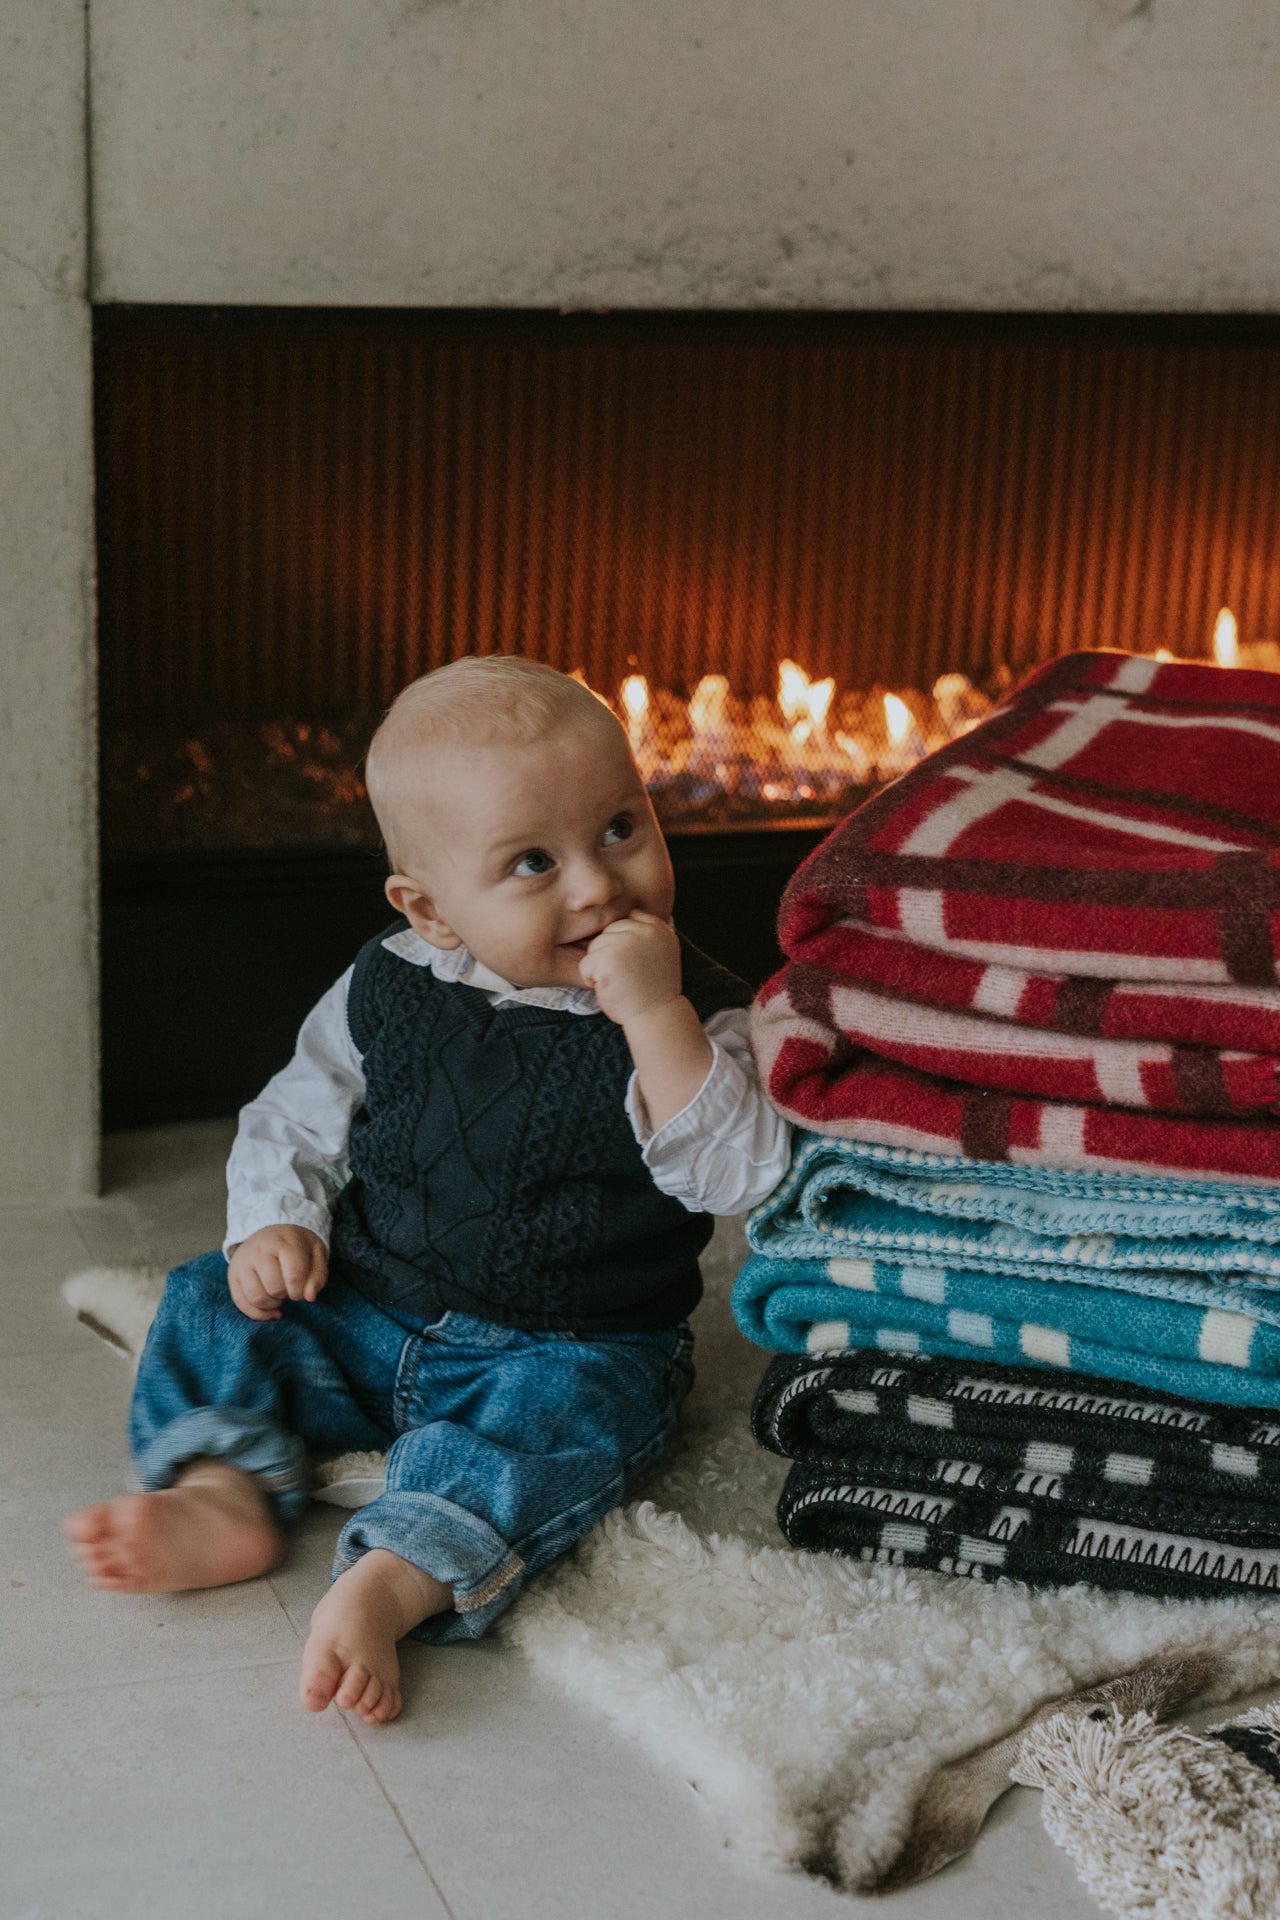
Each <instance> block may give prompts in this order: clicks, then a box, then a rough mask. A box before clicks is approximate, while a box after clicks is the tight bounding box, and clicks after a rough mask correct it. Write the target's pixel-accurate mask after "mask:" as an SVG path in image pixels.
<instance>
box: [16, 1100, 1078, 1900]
mask: <svg viewBox="0 0 1280 1920" xmlns="http://www.w3.org/2000/svg"><path fill="white" fill-rule="evenodd" d="M230 1136H231V1129H230V1127H229V1126H227V1125H224V1124H222V1123H211V1124H205V1125H196V1126H183V1127H171V1128H165V1129H161V1130H156V1131H150V1132H145V1133H134V1134H127V1135H117V1136H115V1137H113V1138H112V1139H110V1140H109V1141H108V1143H107V1182H106V1184H107V1191H106V1193H105V1195H104V1197H103V1198H102V1200H101V1201H99V1202H97V1203H95V1204H92V1205H85V1206H79V1207H75V1208H71V1209H65V1208H53V1209H49V1210H48V1211H41V1210H36V1209H27V1208H14V1209H8V1210H4V1211H0V1293H2V1295H3V1308H4V1311H3V1323H2V1324H3V1327H4V1335H3V1339H2V1340H0V1458H3V1461H4V1464H5V1471H4V1473H3V1475H0V1482H2V1484H0V1523H2V1530H0V1538H2V1539H3V1541H4V1543H5V1553H4V1569H3V1573H2V1574H0V1647H2V1648H3V1652H4V1659H3V1665H2V1667H0V1920H112V1917H113V1916H116V1915H121V1916H128V1920H152V1916H155V1920H206V1917H207V1920H214V1916H217V1920H225V1917H226V1916H237V1917H239V1916H245V1917H246V1920H249V1917H252V1916H258V1915H263V1916H267V1915H269V1916H271V1920H295V1916H296V1920H383V1916H384V1915H385V1916H386V1917H387V1920H391V1917H392V1916H396V1920H403V1916H405V1915H415V1916H417V1915H421V1916H423V1920H440V1917H441V1916H446V1915H447V1916H452V1920H677V1917H681V1920H682V1917H683V1916H686V1915H687V1916H690V1920H839V1917H840V1916H842V1915H843V1916H847V1915H849V1914H850V1912H851V1911H852V1910H854V1909H857V1910H858V1911H860V1912H861V1911H868V1910H869V1904H870V1903H864V1902H856V1901H850V1900H848V1899H846V1898H844V1897H842V1896H840V1895H837V1894H834V1893H832V1892H831V1891H830V1890H829V1889H828V1888H826V1887H824V1886H822V1885H819V1884H817V1883H815V1882H814V1881H811V1880H808V1879H806V1878H804V1877H803V1876H801V1875H799V1874H781V1873H775V1872H770V1871H767V1870H764V1869H762V1868H760V1867H759V1866H757V1865H754V1864H753V1863H751V1862H749V1861H745V1860H744V1859H743V1858H742V1857H741V1856H740V1855H737V1854H734V1853H731V1852H729V1851H728V1850H726V1849H725V1848H724V1847H723V1846H722V1844H721V1843H720V1840H719V1837H718V1835H717V1833H716V1831H715V1829H714V1827H713V1826H712V1824H711V1822H710V1820H709V1819H708V1818H707V1817H706V1816H705V1814H704V1812H703V1809H702V1807H701V1806H700V1804H699V1801H698V1796H697V1794H696V1792H695V1791H694V1790H693V1789H692V1787H691V1786H690V1785H689V1783H688V1782H687V1781H685V1780H684V1779H682V1778H681V1776H680V1774H679V1772H678V1770H672V1771H671V1772H669V1773H664V1772H662V1771H660V1770H658V1769H657V1768H655V1767H654V1766H653V1765H652V1764H651V1763H650V1762H649V1761H648V1760H647V1759H646V1758H645V1756H644V1755H643V1754H641V1753H640V1752H638V1751H637V1750H636V1749H635V1748H634V1747H633V1746H632V1745H631V1744H630V1742H629V1741H628V1740H627V1739H626V1738H625V1736H623V1735H621V1734H619V1733H618V1732H617V1731H615V1730H613V1729H611V1728H610V1727H608V1726H606V1725H605V1724H604V1723H603V1722H600V1721H597V1720H596V1719H595V1718H593V1717H592V1716H590V1715H589V1714H587V1713H584V1712H583V1711H582V1710H580V1709H578V1708H575V1707H573V1706H572V1705H570V1704H569V1703H568V1702H566V1701H565V1700H564V1699H562V1698H561V1697H560V1696H559V1695H558V1694H557V1693H556V1692H555V1691H554V1690H553V1689H552V1688H550V1687H549V1686H548V1685H546V1684H544V1683H542V1682H540V1681H538V1680H535V1679H534V1677H533V1676H532V1675H531V1674H530V1672H529V1671H528V1669H527V1667H526V1666H525V1664H524V1662H523V1660H522V1659H521V1657H520V1656H519V1655H518V1654H517V1653H516V1652H515V1651H514V1650H513V1649H511V1648H509V1647H507V1646H504V1645H502V1644H498V1643H482V1644H481V1645H479V1646H477V1647H464V1648H456V1649H448V1650H442V1651H437V1652H433V1651H429V1650H426V1649H422V1648H418V1647H410V1648H409V1649H408V1650H407V1654H408V1657H407V1660H406V1678H407V1691H408V1695H409V1705H408V1707H407V1708H406V1711H405V1713H404V1715H403V1717H402V1718H401V1719H400V1720H399V1721H398V1722H397V1723H396V1724H394V1725H393V1726H390V1727H386V1728H381V1729H366V1728H363V1727H361V1726H360V1725H359V1724H358V1723H355V1722H351V1723H348V1722H346V1721H344V1720H343V1719H342V1718H341V1717H340V1716H339V1715H338V1714H337V1712H336V1711H333V1710H331V1711H330V1712H328V1713H326V1714H323V1715H321V1716H319V1717H316V1716H313V1715H310V1714H307V1713H304V1712H303V1711H302V1709H301V1708H300V1707H299V1706H298V1704H297V1701H296V1697H295V1694H294V1683H295V1672H296V1666H297V1658H298V1650H299V1645H300V1640H301V1635H302V1631H303V1628H304V1625H305V1622H306V1618H307V1615H308V1613H309V1611H310V1608H311V1607H312V1605H314V1603H315V1601H316V1599H317V1598H318V1597H319V1595H320V1593H321V1592H322V1591H323V1588H324V1584H325V1581H326V1578H327V1573H328V1565H329V1550H330V1546H331V1543H332V1540H333V1536H334V1534H335V1533H336V1530H337V1528H338V1525H339V1524H340V1516H339V1515H337V1514H336V1513H334V1512H333V1511H332V1510H330V1509H325V1508H319V1507H317V1508H315V1509H313V1510H312V1513H311V1514H310V1515H309V1516H308V1518H307V1519H306V1521H305V1522H304V1524H303V1525H302V1527H301V1529H300V1531H299V1533H298V1536H297V1538H296V1540H295V1543H294V1547H293V1551H292V1554H291V1558H290V1560H289V1562H288V1563H287V1564H286V1565H285V1566H284V1567H283V1568H282V1569H281V1570H280V1572H279V1573H278V1574H277V1575H275V1576H273V1577H272V1578H270V1579H267V1580H261V1581H255V1582H253V1583H251V1584H250V1585H247V1586H244V1587H231V1588H224V1589H221V1590H220V1591H217V1592H213V1593H204V1594H184V1595H179V1596H158V1595H157V1596H146V1597H142V1598H132V1597H130V1598H125V1597H122V1596H119V1595H115V1594H100V1593H97V1592H94V1591H92V1590H89V1589H86V1588H84V1587H82V1586H80V1585H79V1584H78V1581H77V1578H76V1575H75V1573H74V1570H73V1568H72V1567H71V1565H70V1564H69V1562H68V1560H67V1557H66V1552H65V1549H64V1546H63V1542H62V1538H61V1535H60V1533H59V1530H58V1522H59V1518H60V1516H61V1514H62V1513H63V1512H64V1511H65V1509H66V1508H67V1507H69V1506H72V1505H80V1504H83V1503H85V1502H86V1501H89V1500H94V1499H99V1498H102V1497H104V1496H106V1495H108V1494H110V1493H112V1492H115V1491H118V1490H120V1489H121V1488H123V1486H124V1485H125V1484H126V1477H127V1453H126V1446H125V1437H124V1425H125V1412H126V1407H127V1402H128V1393H129V1377H128V1369H127V1368H126V1366H125V1365H124V1364H123V1362H122V1361H121V1359H120V1358H119V1356H118V1355H116V1354H115V1353H113V1352H112V1351H111V1350H110V1349H109V1348H108V1347H106V1346H105V1345H104V1344H103V1343H102V1342H101V1341H99V1340H97V1339H95V1338H94V1337H93V1336H92V1335H91V1334H89V1333H88V1332H87V1331H86V1330H85V1329H84V1328H83V1327H81V1326H80V1325H79V1324H78V1323H77V1322H76V1320H75V1319H74V1318H73V1317H72V1315H71V1314H70V1312H69V1310H68V1309H67V1308H66V1307H65V1306H64V1305H63V1304H62V1302H61V1300H60V1298H59V1296H58V1283H59V1281H60V1280H61V1279H62V1278H63V1277H64V1276H65V1275H66V1274H67V1273H68V1272H71V1271H73V1270H74V1269H75V1268H77V1267H81V1266H84V1265H86V1264H90V1263H114V1262H128V1261H135V1260H142V1261H148V1262H154V1263H156V1264H159V1265H162V1266H169V1265H172V1264H174V1263H175V1262H176V1261H178V1260H180V1259H185V1258H187V1257H189V1256H190V1255H192V1254H194V1253H197V1252H202V1251H204V1250H205V1249H207V1248H208V1247H211V1246H215V1245H217V1244H218V1242H219V1241H220V1239H221V1232H222V1225H221V1210H222V1199H223V1188H222V1169H223V1165H224V1163H225V1159H226V1152H227V1148H228V1146H229V1144H230ZM874 1910H875V1911H877V1912H880V1913H882V1914H884V1915H885V1916H886V1920H943V1917H944V1916H945V1920H979V1916H981V1920H989V1917H990V1916H991V1915H992V1914H993V1913H999V1914H1001V1915H1008V1916H1017V1915H1024V1914H1025V1915H1034V1916H1035V1920H1084V1917H1085V1916H1094V1915H1096V1914H1097V1912H1098V1909H1097V1908H1096V1907H1095V1906H1094V1904H1093V1902H1092V1901H1091V1900H1090V1899H1089V1898H1088V1897H1087V1896H1086V1895H1085V1894H1084V1893H1083V1892H1082V1891H1081V1889H1080V1887H1079V1885H1078V1882H1077V1881H1076V1879H1075V1876H1074V1873H1073V1871H1072V1869H1071V1867H1070V1865H1069V1863H1068V1862H1067V1860H1066V1859H1065V1857H1064V1856H1063V1855H1062V1854H1060V1853H1059V1852H1058V1851H1057V1850H1056V1849H1055V1848H1054V1847H1053V1845H1052V1844H1051V1843H1050V1841H1049V1840H1048V1839H1047V1838H1046V1836H1045V1834H1044V1832H1043V1830H1042V1828H1041V1826H1040V1821H1039V1811H1038V1798H1037V1796H1036V1795H1034V1794H1031V1793H1027V1792H1024V1791H1022V1790H1018V1791H1016V1792H1015V1793H1013V1794H1011V1795H1010V1796H1008V1798H1007V1799H1006V1800H1005V1801H1004V1802H1002V1804H1001V1806H1000V1807H999V1808H998V1809H997V1811H996V1813H995V1815H994V1817H993V1819H992V1821H991V1822H990V1824H989V1826H988V1829H987V1831H986V1832H985V1833H984V1834H983V1836H982V1839H981V1841H980V1843H979V1846H978V1847H977V1849H976V1850H975V1851H974V1853H973V1854H972V1855H970V1857H969V1858H968V1859H967V1860H965V1861H964V1862H962V1863H961V1864H959V1865H958V1866H957V1867H954V1868H952V1869H951V1870H950V1871H949V1872H947V1873H945V1874H942V1875H940V1876H939V1877H938V1879H936V1880H935V1881H933V1882H931V1883H929V1884H928V1885H926V1886H924V1887H922V1888H918V1889H916V1890H914V1891H911V1892H907V1893H904V1894H899V1895H897V1896H895V1897H893V1898H891V1899H890V1900H888V1901H887V1902H877V1903H875V1909H874Z"/></svg>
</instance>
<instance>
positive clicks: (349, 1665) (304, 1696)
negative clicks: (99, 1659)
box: [298, 1547, 453, 1726]
mask: <svg viewBox="0 0 1280 1920" xmlns="http://www.w3.org/2000/svg"><path fill="white" fill-rule="evenodd" d="M452 1605H453V1593H452V1590H451V1589H450V1588H449V1587H444V1586H441V1584H440V1582H439V1581H438V1580H433V1579H432V1578H431V1575H430V1574H429V1573H423V1571H422V1569H421V1568H420V1567H415V1566H413V1565H412V1564H411V1563H410V1562H409V1561H408V1560H402V1559H401V1558H400V1556H399V1554H398V1553H391V1552H389V1551H388V1550H387V1549H386V1548H385V1547H374V1548H371V1550H370V1551H369V1552H368V1553H365V1554H362V1555H361V1557H360V1559H359V1560H357V1561H356V1563H355V1565H354V1566H353V1567H348V1568H347V1570H346V1572H345V1573H342V1574H339V1576H338V1578H337V1579H336V1580H335V1581H334V1583H333V1585H332V1586H331V1587H330V1589H329V1591H328V1593H326V1594H325V1596H324V1599H323V1600H321V1602H320V1604H319V1605H318V1606H317V1607H316V1609H315V1612H314V1613H313V1614H312V1616H311V1632H310V1633H309V1634H308V1636H307V1644H306V1646H305V1647H304V1648H303V1650H302V1677H301V1679H300V1680H299V1682H298V1693H299V1696H300V1697H301V1700H302V1704H303V1706H304V1707H307V1708H308V1709H309V1710H310V1711H311V1712H312V1713H322V1712H323V1711H324V1709H325V1708H326V1707H327V1706H328V1705H329V1703H330V1701H332V1702H333V1703H334V1704H335V1705H336V1706H339V1707H346V1708H348V1709H349V1710H350V1711H351V1712H352V1713H355V1714H358V1715H359V1717H360V1719H361V1720H363V1721H365V1722H366V1724H367V1725H369V1726H380V1725H381V1724H382V1722H383V1721H386V1720H394V1719H395V1717H396V1715H397V1714H398V1713H399V1711H400V1705H401V1700H400V1661H399V1658H398V1656H397V1654H396V1641H397V1640H402V1639H403V1638H404V1636H405V1634H406V1633H408V1632H409V1630H410V1628H411V1627H416V1626H417V1625H418V1624H419V1622H420V1621H423V1620H425V1619H426V1618H427V1617H428V1615H430V1614H433V1613H443V1612H444V1611H445V1610H446V1608H448V1607H451V1606H452Z"/></svg>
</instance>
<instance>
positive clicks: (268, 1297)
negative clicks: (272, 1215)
mask: <svg viewBox="0 0 1280 1920" xmlns="http://www.w3.org/2000/svg"><path fill="white" fill-rule="evenodd" d="M328 1278H329V1255H328V1252H327V1250H326V1248H325V1244H324V1241H323V1240H322V1239H321V1238H320V1235H319V1234H318V1233H312V1231H311V1229H310V1228H309V1227H283V1226H282V1227H261V1228H259V1230H258V1232H257V1233H251V1234H250V1235H249V1237H248V1239H247V1240H242V1241H241V1242H240V1245H239V1246H238V1247H237V1248H236V1250H235V1252H234V1253H233V1254H232V1256H231V1259H230V1261H229V1262H228V1266H227V1285H228V1287H229V1288H230V1290H231V1298H232V1299H233V1300H234V1301H235V1303H236V1305H237V1306H238V1307H239V1309H240V1311H241V1313H244V1314H247V1315H248V1317H249V1319H250V1320H278V1319H279V1318H280V1305H279V1303H280V1301H281V1300H314V1299H315V1297H316V1295H317V1294H318V1293H319V1292H320V1289H321V1288H322V1287H323V1286H324V1283H325V1281H326V1280H327V1279H328Z"/></svg>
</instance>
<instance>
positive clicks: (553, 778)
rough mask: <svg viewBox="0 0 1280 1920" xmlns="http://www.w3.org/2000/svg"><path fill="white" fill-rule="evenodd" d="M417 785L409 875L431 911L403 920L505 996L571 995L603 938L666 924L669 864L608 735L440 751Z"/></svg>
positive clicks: (588, 729)
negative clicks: (481, 972) (422, 789)
mask: <svg viewBox="0 0 1280 1920" xmlns="http://www.w3.org/2000/svg"><path fill="white" fill-rule="evenodd" d="M430 777H431V789H430V798H429V803H428V805H427V806H426V807H425V808H424V809H423V819H424V822H428V823H429V825H427V826H425V828H424V831H423V833H422V835H421V836H420V840H419V845H418V846H417V847H416V848H415V849H414V854H413V865H414V872H413V874H412V876H411V877H412V878H413V879H415V880H416V881H417V882H419V884H420V885H421V886H422V888H423V891H424V893H426V894H427V895H428V896H429V899H430V905H431V907H432V908H433V912H431V913H419V912H415V911H414V908H413V904H412V902H411V901H406V903H405V906H404V911H406V912H407V913H408V915H409V918H410V920H411V922H412V923H413V924H414V925H415V926H416V927H417V930H418V931H419V932H420V933H422V934H423V936H424V937H425V938H426V939H428V940H430V941H432V942H433V944H435V945H437V946H440V945H445V946H448V945H457V944H458V943H459V942H460V943H461V944H462V945H464V946H466V947H468V948H470V950H471V952H472V953H473V954H474V955H475V956H476V958H477V960H480V961H483V963H484V964H485V965H486V966H488V967H492V968H493V970H494V972H495V973H498V974H501V976H502V978H503V979H504V980H509V981H510V982H511V984H512V985H513V986H517V987H550V986H569V987H578V986H581V985H582V976H581V973H580V971H579V963H580V961H581V959H582V956H583V954H584V953H585V952H586V949H587V945H588V943H589V942H590V941H591V940H592V939H594V937H595V936H596V934H598V933H599V932H600V930H601V928H602V927H606V926H608V925H609V923H610V922H611V921H613V920H621V919H623V918H625V916H626V915H627V914H628V913H630V912H631V911H632V909H633V908H640V909H641V910H642V911H643V912H645V913H653V914H657V915H658V916H659V918H660V919H663V920H665V919H667V918H668V917H669V916H670V913H671V907H672V902H673V900H674V897H675V881H674V878H673V875H672V872H671V860H670V857H669V855H668V853H667V847H666V842H665V841H664V839H663V837H662V832H661V829H660V828H659V826H658V823H657V820H656V819H655V818H654V813H653V808H652V807H651V805H650V804H649V798H648V795H647V794H646V793H645V790H644V787H643V785H642V783H641V779H640V775H639V773H638V772H637V770H636V766H635V762H634V761H633V760H632V758H631V755H630V752H629V751H628V749H627V745H626V740H625V737H624V736H623V735H622V733H621V731H620V730H619V729H617V728H614V727H611V726H607V725H595V724H583V723H579V722H577V721H570V722H568V723H566V724H565V725H563V726H561V727H559V728H558V729H557V730H556V731H555V732H554V733H552V734H550V735H548V736H547V737H545V738H544V739H542V740H538V741H535V742H534V743H532V744H531V745H529V746H512V745H510V744H502V743H496V744H493V745H489V746H480V747H465V748H464V747H462V746H457V747H453V748H450V749H448V750H447V751H446V753H445V754H444V755H443V756H440V755H438V754H437V755H436V756H435V765H434V767H433V770H432V773H431V776H430ZM441 923H443V926H444V929H445V933H446V934H448V935H451V936H452V938H447V937H444V936H443V935H442V932H441Z"/></svg>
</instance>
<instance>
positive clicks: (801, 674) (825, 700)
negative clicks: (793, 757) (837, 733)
mask: <svg viewBox="0 0 1280 1920" xmlns="http://www.w3.org/2000/svg"><path fill="white" fill-rule="evenodd" d="M835 693H836V683H835V681H834V680H833V679H826V680H811V679H810V678H809V676H808V674H807V673H806V672H805V670H804V668H803V667H802V666H799V665H798V664H797V662H796V661H794V660H781V661H779V663H778V705H779V706H780V707H781V709H782V715H783V718H784V719H785V720H788V721H789V722H790V723H791V738H792V739H793V740H794V741H795V743H796V745H797V746H803V744H804V742H805V741H806V740H808V739H809V738H810V736H811V735H813V734H817V733H821V732H823V730H824V729H825V727H826V724H827V715H828V713H829V712H830V711H831V702H832V701H833V700H834V699H835Z"/></svg>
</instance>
